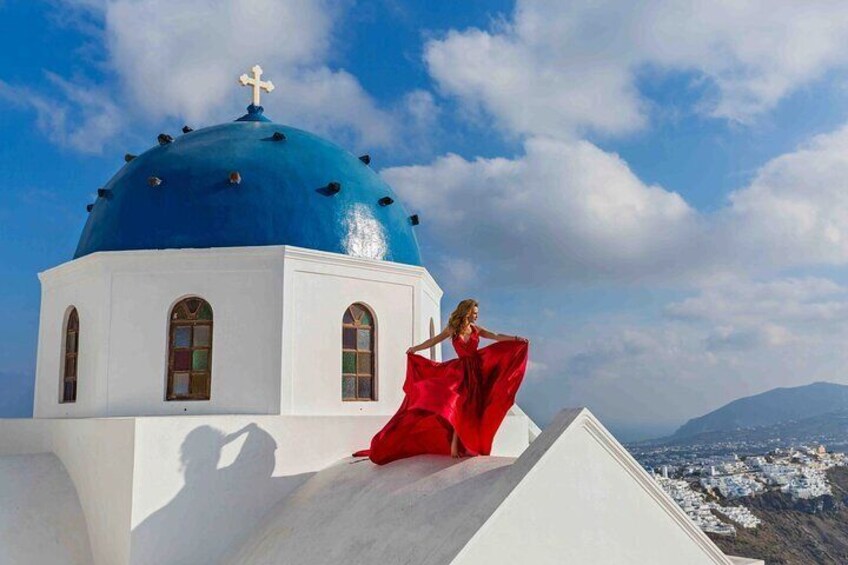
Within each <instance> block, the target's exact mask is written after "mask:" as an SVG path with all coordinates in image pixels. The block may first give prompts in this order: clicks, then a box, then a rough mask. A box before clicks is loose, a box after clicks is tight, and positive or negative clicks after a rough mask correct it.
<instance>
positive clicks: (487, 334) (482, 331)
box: [477, 326, 529, 342]
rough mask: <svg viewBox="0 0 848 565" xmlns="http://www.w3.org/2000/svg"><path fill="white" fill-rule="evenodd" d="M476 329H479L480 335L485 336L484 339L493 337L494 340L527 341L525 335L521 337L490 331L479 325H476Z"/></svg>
mask: <svg viewBox="0 0 848 565" xmlns="http://www.w3.org/2000/svg"><path fill="white" fill-rule="evenodd" d="M477 329H478V330H479V331H480V335H481V336H482V337H485V338H486V339H493V340H495V341H524V342H527V341H529V340H528V339H527V338H526V337H521V336H520V335H504V334H499V333H495V332H490V331H489V330H487V329H486V328H483V327H481V326H477Z"/></svg>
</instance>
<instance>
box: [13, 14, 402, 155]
mask: <svg viewBox="0 0 848 565" xmlns="http://www.w3.org/2000/svg"><path fill="white" fill-rule="evenodd" d="M59 6H60V8H61V7H63V8H64V12H63V11H61V10H59V11H57V14H56V15H55V17H56V18H58V19H59V20H63V21H65V20H67V21H72V22H82V21H84V22H85V24H84V25H81V24H80V25H78V26H77V27H80V28H84V30H85V33H87V34H89V35H91V36H92V39H93V40H94V41H96V42H97V43H98V44H99V45H102V48H101V50H100V51H98V53H97V56H96V57H97V59H98V60H97V61H96V62H93V64H94V65H96V66H97V67H98V69H99V70H100V71H103V70H105V71H107V73H111V76H114V77H115V78H114V80H112V79H109V80H106V81H105V84H103V85H100V86H98V87H96V88H95V87H92V88H88V89H85V91H92V92H97V94H98V99H99V100H100V101H101V103H102V105H103V109H105V110H110V109H113V108H114V109H115V112H114V113H107V112H102V113H101V115H94V114H92V115H89V114H88V108H89V105H88V102H87V101H86V100H79V99H77V98H78V97H77V96H76V95H77V94H79V95H82V94H84V92H85V91H83V90H79V88H78V90H79V92H75V93H71V94H68V93H67V92H66V93H65V97H64V98H61V99H60V98H57V97H56V96H52V95H48V94H39V93H33V96H32V97H31V99H32V100H34V102H32V105H33V106H34V107H35V108H36V109H37V110H38V112H39V116H40V117H41V118H42V120H45V121H48V122H51V123H53V124H65V126H66V127H67V128H68V130H69V131H68V135H67V136H65V137H62V136H58V135H56V134H54V135H53V136H52V137H51V139H52V140H53V141H57V142H61V143H65V144H66V145H70V146H72V147H74V148H77V149H82V150H86V149H85V148H84V143H85V142H86V140H82V139H80V140H75V139H72V137H73V136H75V135H77V134H79V135H80V136H85V135H86V134H85V133H84V132H83V131H82V130H83V127H82V126H86V127H88V128H93V129H94V131H95V134H94V135H98V136H100V137H101V138H102V134H106V133H108V134H109V135H114V134H117V132H118V131H120V127H121V125H122V124H126V123H132V122H136V123H139V122H143V123H146V124H150V123H157V122H163V121H165V120H174V119H180V120H185V121H186V122H188V123H190V124H191V125H193V126H195V127H197V126H202V125H209V124H210V123H217V122H220V121H223V120H231V119H233V118H235V117H237V116H238V115H240V114H241V113H243V108H244V107H245V106H247V104H248V103H249V101H250V95H249V92H248V89H245V88H241V87H240V86H238V82H237V80H236V79H237V77H238V76H239V75H241V74H242V73H245V72H249V70H250V68H251V67H252V66H253V65H254V64H256V63H259V64H261V65H262V67H263V70H264V71H265V74H264V76H263V78H264V79H266V80H271V81H273V82H274V84H275V86H276V89H275V91H274V92H273V93H272V94H270V95H265V96H264V97H263V100H262V102H263V106H265V108H266V114H267V115H269V116H270V117H272V118H273V119H275V121H278V122H286V123H290V124H292V125H295V126H298V127H303V128H305V129H309V130H312V131H316V132H317V133H319V134H323V135H327V136H331V137H334V138H336V139H339V140H340V141H342V142H343V143H348V144H351V145H357V146H365V145H378V146H386V145H388V144H390V143H392V142H394V141H396V139H397V130H396V128H397V116H395V115H394V114H393V113H391V112H385V111H383V110H381V109H380V108H379V107H378V106H377V104H376V103H375V101H374V100H373V98H372V97H371V96H370V95H369V94H368V93H367V92H366V91H365V90H364V89H363V88H362V85H361V84H360V83H359V81H358V80H357V79H356V77H354V76H353V75H351V74H350V73H348V72H346V71H345V70H344V69H334V68H331V67H330V65H329V64H328V61H329V60H330V59H331V58H332V56H333V51H334V49H335V48H337V47H338V46H334V45H333V41H332V39H333V27H334V26H335V25H337V24H338V22H339V20H340V19H342V18H343V16H344V13H343V10H342V8H341V7H340V6H338V5H337V4H334V3H331V2H325V1H323V0H318V1H312V0H242V1H240V2H206V1H205V0H186V1H181V2H171V1H169V0H65V1H64V2H62V3H61V5H59ZM80 14H86V15H87V16H93V17H84V18H81V17H78V16H79V15H80ZM87 53H88V56H89V57H91V56H93V54H94V52H93V51H92V50H91V49H88V50H87ZM56 80H59V81H62V80H63V79H61V78H59V77H56ZM113 82H115V83H117V86H115V85H113V84H111V83H113ZM7 86H8V88H12V89H15V88H17V87H16V86H14V85H7ZM118 107H120V109H121V111H120V114H121V115H120V116H117V115H116V114H117V113H118V112H117V108H118ZM74 114H85V115H86V116H87V117H88V119H86V120H78V119H77V120H71V119H70V116H71V115H74ZM116 117H118V118H121V119H118V120H114V121H111V120H113V118H116ZM110 121H111V123H112V124H114V125H111V126H110V125H109V123H110ZM71 122H73V124H72V125H69V124H70V123H71ZM77 123H79V127H77ZM104 142H105V140H104Z"/></svg>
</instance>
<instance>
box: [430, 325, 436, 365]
mask: <svg viewBox="0 0 848 565" xmlns="http://www.w3.org/2000/svg"><path fill="white" fill-rule="evenodd" d="M434 337H436V322H434V321H433V318H430V339H433V338H434ZM430 360H431V361H435V360H436V346H435V345H431V346H430Z"/></svg>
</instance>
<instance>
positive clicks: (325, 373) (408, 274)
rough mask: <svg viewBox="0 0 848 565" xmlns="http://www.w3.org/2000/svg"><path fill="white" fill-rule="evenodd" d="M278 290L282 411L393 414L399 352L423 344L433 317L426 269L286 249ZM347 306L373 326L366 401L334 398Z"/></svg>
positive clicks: (399, 393)
mask: <svg viewBox="0 0 848 565" xmlns="http://www.w3.org/2000/svg"><path fill="white" fill-rule="evenodd" d="M284 288H285V297H284V299H283V302H284V304H285V314H284V320H283V344H284V346H283V359H284V363H286V364H285V365H284V366H283V389H282V397H281V411H282V413H291V414H392V413H394V411H395V410H397V408H398V406H400V403H401V400H402V399H403V381H404V377H405V375H406V353H405V352H406V350H407V348H409V347H410V346H411V345H413V344H414V343H419V342H420V341H423V340H424V339H426V338H427V336H428V335H429V323H430V317H431V316H436V317H437V318H438V314H439V312H438V300H439V299H440V298H441V294H442V291H441V289H439V287H438V286H437V285H436V283H435V281H433V279H432V278H431V277H430V276H429V274H428V273H427V271H426V270H425V269H423V268H420V267H411V266H408V265H400V264H397V263H386V262H380V261H369V260H363V259H355V258H352V257H347V256H345V255H336V254H332V253H318V252H314V251H305V250H301V249H293V248H287V249H286V252H285V282H284ZM425 293H426V294H427V296H429V297H430V298H428V299H427V300H425V299H424V296H425ZM355 302H360V303H363V304H365V305H367V306H368V307H369V308H370V309H371V311H372V312H373V313H374V317H375V322H376V328H377V340H376V354H375V365H376V371H377V379H376V391H377V394H376V396H377V400H376V401H374V402H360V401H357V402H350V401H347V402H345V401H343V400H342V390H341V382H342V379H341V374H342V355H341V347H342V316H343V315H344V313H345V311H346V310H347V308H348V307H349V306H350V305H351V304H353V303H355ZM287 360H288V361H287Z"/></svg>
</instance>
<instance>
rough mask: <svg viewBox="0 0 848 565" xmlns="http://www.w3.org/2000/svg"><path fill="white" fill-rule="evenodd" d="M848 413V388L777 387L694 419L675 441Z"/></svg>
mask: <svg viewBox="0 0 848 565" xmlns="http://www.w3.org/2000/svg"><path fill="white" fill-rule="evenodd" d="M846 410H848V386H845V385H839V384H834V383H826V382H817V383H813V384H809V385H805V386H799V387H793V388H776V389H773V390H770V391H767V392H764V393H761V394H757V395H754V396H747V397H745V398H740V399H737V400H734V401H733V402H731V403H729V404H726V405H724V406H722V407H721V408H719V409H717V410H714V411H712V412H710V413H709V414H705V415H704V416H700V417H698V418H693V419H691V420H689V421H688V422H686V423H685V424H684V425H683V426H681V427H680V428H679V429H678V430H677V431H676V432H674V435H673V436H671V437H672V438H674V439H680V438H686V437H691V436H695V435H698V434H704V433H709V432H728V431H733V430H737V429H740V428H753V427H759V426H771V425H775V424H780V423H785V422H790V421H797V420H806V419H809V418H812V417H815V416H820V415H824V414H829V413H834V412H841V411H846Z"/></svg>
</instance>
